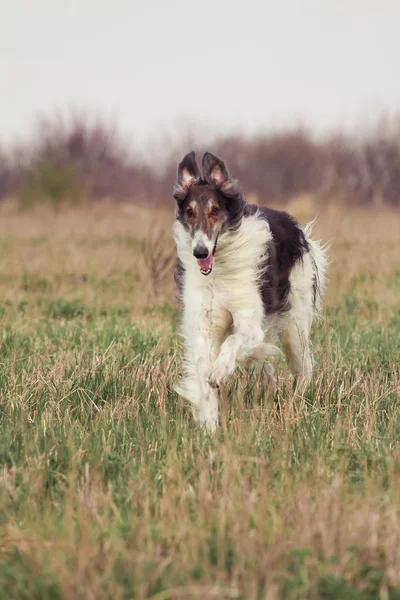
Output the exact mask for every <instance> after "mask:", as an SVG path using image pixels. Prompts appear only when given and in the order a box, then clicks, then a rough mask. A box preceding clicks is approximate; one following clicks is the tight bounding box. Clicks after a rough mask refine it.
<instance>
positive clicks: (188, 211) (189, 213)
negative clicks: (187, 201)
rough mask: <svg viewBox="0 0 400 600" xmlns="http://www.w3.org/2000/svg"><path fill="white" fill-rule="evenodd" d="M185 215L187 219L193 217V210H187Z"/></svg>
mask: <svg viewBox="0 0 400 600" xmlns="http://www.w3.org/2000/svg"><path fill="white" fill-rule="evenodd" d="M186 214H187V216H188V217H193V208H188V209H187V211H186Z"/></svg>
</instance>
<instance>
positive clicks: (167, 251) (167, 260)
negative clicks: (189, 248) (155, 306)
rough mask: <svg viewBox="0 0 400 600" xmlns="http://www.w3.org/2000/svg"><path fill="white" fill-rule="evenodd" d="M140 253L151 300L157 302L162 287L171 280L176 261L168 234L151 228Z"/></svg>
mask: <svg viewBox="0 0 400 600" xmlns="http://www.w3.org/2000/svg"><path fill="white" fill-rule="evenodd" d="M142 253H143V257H144V263H145V265H146V267H147V270H148V274H149V279H150V282H151V296H152V298H151V299H152V300H158V298H159V296H160V292H161V289H162V287H163V285H164V284H165V282H166V281H167V280H169V279H170V278H171V271H172V268H173V264H174V262H175V260H176V251H175V249H174V248H173V246H172V243H171V235H170V234H169V232H168V233H166V232H165V230H160V229H159V228H157V227H154V229H153V227H152V229H151V232H150V233H149V235H148V236H147V237H146V238H145V240H144V241H143V244H142Z"/></svg>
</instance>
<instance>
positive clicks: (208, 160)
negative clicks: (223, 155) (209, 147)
mask: <svg viewBox="0 0 400 600" xmlns="http://www.w3.org/2000/svg"><path fill="white" fill-rule="evenodd" d="M202 169H203V177H204V179H205V180H206V181H207V183H214V184H215V185H223V184H224V183H225V182H226V181H228V179H229V173H228V170H227V168H226V167H225V164H224V162H223V161H222V160H221V159H220V158H218V156H214V154H211V152H206V153H205V155H204V156H203V161H202Z"/></svg>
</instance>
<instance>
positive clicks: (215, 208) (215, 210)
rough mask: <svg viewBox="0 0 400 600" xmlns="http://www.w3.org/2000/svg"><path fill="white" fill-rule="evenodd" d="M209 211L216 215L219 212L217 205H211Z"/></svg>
mask: <svg viewBox="0 0 400 600" xmlns="http://www.w3.org/2000/svg"><path fill="white" fill-rule="evenodd" d="M211 212H212V214H213V215H217V214H218V213H219V208H218V206H213V207H212V209H211Z"/></svg>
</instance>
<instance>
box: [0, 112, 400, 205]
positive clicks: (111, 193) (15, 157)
mask: <svg viewBox="0 0 400 600" xmlns="http://www.w3.org/2000/svg"><path fill="white" fill-rule="evenodd" d="M201 143H202V144H203V145H204V148H199V144H198V143H197V144H194V143H193V141H192V140H190V139H187V138H184V137H183V136H182V139H181V141H180V142H175V143H172V144H171V143H168V142H164V143H163V142H162V141H161V140H158V142H155V144H154V158H149V157H148V156H146V155H145V154H144V153H143V152H140V151H135V149H134V145H132V144H131V143H129V141H128V140H126V139H125V138H124V135H123V133H121V132H119V131H118V129H117V128H116V127H115V126H113V125H112V124H110V123H109V122H107V121H106V120H104V119H101V118H100V119H97V120H96V119H92V120H90V119H87V118H85V117H84V116H81V115H79V114H72V115H69V116H59V115H58V116H57V115H55V116H53V117H50V118H47V119H41V120H40V121H39V123H38V125H37V127H36V129H34V130H33V132H32V134H31V135H30V136H29V135H28V136H27V137H26V139H25V140H24V141H23V142H20V143H19V145H18V146H16V145H14V146H13V147H10V146H7V147H6V146H5V145H4V144H3V145H1V140H0V201H4V200H5V199H7V198H14V199H16V200H17V201H18V203H19V205H20V206H21V207H23V208H26V207H29V206H32V205H35V204H37V203H47V204H49V205H51V206H53V207H54V208H59V207H60V206H61V205H62V204H67V203H77V204H81V203H83V202H90V201H101V200H105V199H107V200H110V199H111V200H114V201H118V200H123V201H124V202H127V201H128V202H129V201H130V202H133V203H136V204H146V205H147V204H156V203H159V202H163V201H165V200H167V199H170V198H171V190H172V185H173V182H174V178H175V173H176V166H177V161H178V160H179V159H180V158H181V157H182V155H183V154H184V153H186V152H187V151H189V150H191V149H192V148H195V149H196V150H197V151H202V150H203V149H205V147H206V143H205V142H203V141H202V142H201ZM207 149H209V150H211V151H213V152H214V153H216V154H217V155H221V156H222V157H223V158H224V160H225V161H226V163H227V164H228V165H229V168H230V170H231V172H232V174H233V175H234V176H235V177H237V178H239V179H240V181H241V183H242V185H243V188H244V190H245V192H246V194H247V196H248V198H249V200H251V201H255V202H259V203H272V204H274V205H280V204H282V205H284V204H287V203H288V202H290V201H292V200H293V199H295V198H300V197H301V198H303V200H304V199H305V198H308V199H309V201H310V202H312V204H313V206H315V204H323V205H326V204H328V203H329V204H340V205H343V204H346V205H349V204H351V205H375V206H380V205H391V206H393V207H394V206H400V196H399V189H400V117H399V118H390V119H385V118H382V119H380V121H379V122H378V123H377V125H376V126H375V127H374V128H371V129H369V130H368V131H367V132H366V131H364V132H363V133H362V135H361V134H360V135H359V136H356V135H351V134H348V133H347V134H344V133H332V134H330V135H328V136H325V137H318V136H316V135H313V134H312V133H310V131H308V130H306V129H301V128H297V129H291V130H286V131H280V132H279V133H274V132H271V133H263V134H262V135H259V136H244V135H241V134H232V135H222V136H219V137H217V138H214V139H212V140H211V139H210V140H209V143H208V144H207ZM150 156H151V152H150Z"/></svg>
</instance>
